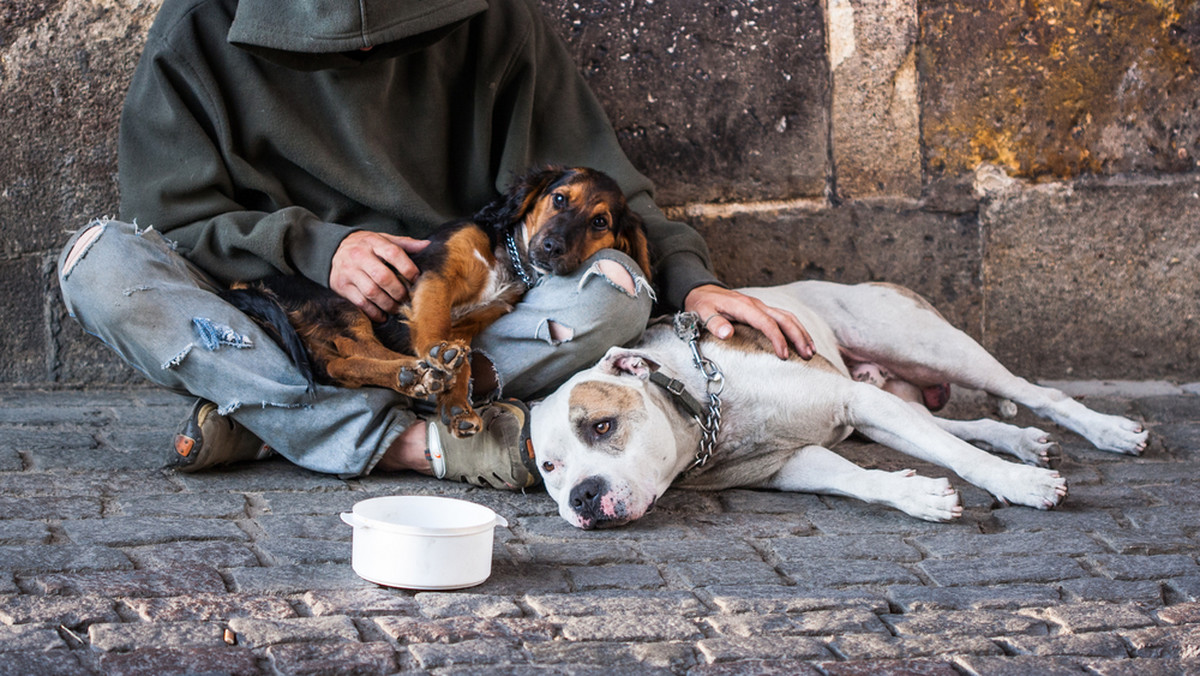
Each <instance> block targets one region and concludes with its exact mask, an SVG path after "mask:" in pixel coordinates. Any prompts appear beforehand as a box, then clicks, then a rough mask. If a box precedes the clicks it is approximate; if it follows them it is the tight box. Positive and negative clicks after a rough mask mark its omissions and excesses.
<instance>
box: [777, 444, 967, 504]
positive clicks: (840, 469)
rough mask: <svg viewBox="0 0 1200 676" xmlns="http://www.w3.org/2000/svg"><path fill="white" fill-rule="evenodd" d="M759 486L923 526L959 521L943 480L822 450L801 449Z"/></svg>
mask: <svg viewBox="0 0 1200 676" xmlns="http://www.w3.org/2000/svg"><path fill="white" fill-rule="evenodd" d="M763 487H764V488H772V489H775V490H780V491H792V492H796V493H820V494H822V495H843V496H846V497H850V498H857V499H859V500H862V501H864V502H873V503H879V504H884V505H888V506H890V507H895V508H896V509H898V510H900V511H902V512H904V513H906V514H909V515H911V516H915V517H917V518H918V519H924V520H926V521H950V520H952V519H957V518H958V517H960V516H962V505H960V504H959V501H958V491H956V490H954V488H953V487H952V486H951V485H950V482H949V481H947V480H946V479H930V478H928V477H923V476H918V475H917V473H916V472H914V471H913V470H910V469H906V470H901V471H899V472H884V471H882V470H878V469H864V468H862V467H859V466H858V465H855V464H854V463H852V462H850V461H849V460H846V459H845V458H843V457H842V456H840V455H838V454H837V453H834V452H833V451H830V450H829V449H827V448H823V447H821V446H807V447H805V448H802V449H800V451H799V452H797V453H796V454H795V455H794V456H792V458H791V459H790V460H788V462H787V464H786V465H784V466H783V467H782V468H781V469H780V470H779V471H778V472H776V473H775V475H774V476H772V477H771V478H770V479H767V481H766V483H765V484H764V485H763Z"/></svg>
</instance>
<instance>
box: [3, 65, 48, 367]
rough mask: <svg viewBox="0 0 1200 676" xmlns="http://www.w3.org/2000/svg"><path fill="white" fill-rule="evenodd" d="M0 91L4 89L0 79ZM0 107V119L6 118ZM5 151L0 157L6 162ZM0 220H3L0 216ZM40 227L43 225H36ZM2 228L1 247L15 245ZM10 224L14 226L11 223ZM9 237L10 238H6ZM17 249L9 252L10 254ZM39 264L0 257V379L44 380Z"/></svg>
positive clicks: (35, 259) (31, 259)
mask: <svg viewBox="0 0 1200 676" xmlns="http://www.w3.org/2000/svg"><path fill="white" fill-rule="evenodd" d="M0 91H4V87H3V83H2V82H0ZM6 108H7V106H3V107H0V120H3V119H4V118H5V117H7V116H6V115H5V113H4V110H5V109H6ZM8 161H10V160H9V157H8V154H7V153H5V158H4V159H0V163H7V162H8ZM6 204H9V200H8V199H3V200H0V207H2V206H3V205H6ZM0 222H6V221H5V219H3V218H2V217H0ZM39 225H40V226H44V225H45V224H39ZM8 227H9V226H7V225H6V227H5V238H4V244H3V245H2V246H3V247H4V248H5V249H8V248H9V247H11V246H14V245H17V246H19V245H18V242H19V241H20V240H17V239H15V238H12V237H13V234H15V233H10V232H8ZM12 227H15V225H14V226H12ZM10 238H11V239H10ZM16 253H18V252H11V253H9V256H13V255H14V254H16ZM42 275H43V273H42V265H41V260H39V258H38V257H36V256H22V257H20V258H9V259H7V260H4V259H0V317H4V321H2V322H0V381H2V382H10V383H37V382H45V381H46V380H47V379H48V378H47V364H48V362H49V361H50V355H49V354H47V348H46V337H47V336H46V333H47V331H46V326H45V318H44V316H43V313H42V312H41V307H40V305H33V306H32V307H31V302H32V301H36V300H37V299H40V298H42V296H43V294H42Z"/></svg>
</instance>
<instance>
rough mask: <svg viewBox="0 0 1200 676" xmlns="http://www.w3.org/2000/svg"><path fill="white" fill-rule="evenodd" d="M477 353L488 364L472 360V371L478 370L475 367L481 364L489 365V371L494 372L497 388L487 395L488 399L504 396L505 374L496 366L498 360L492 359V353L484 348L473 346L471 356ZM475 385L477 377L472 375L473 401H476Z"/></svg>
mask: <svg viewBox="0 0 1200 676" xmlns="http://www.w3.org/2000/svg"><path fill="white" fill-rule="evenodd" d="M475 355H478V356H480V357H482V358H483V360H484V361H486V362H487V364H486V365H485V364H479V363H476V362H475V361H474V360H472V362H471V373H472V374H474V373H475V372H476V371H475V369H477V368H479V367H480V366H486V367H487V369H488V371H489V372H490V373H491V374H492V379H493V380H495V381H496V389H495V390H494V391H493V392H491V393H490V394H489V395H488V396H487V398H486V401H495V400H496V399H498V398H499V397H500V396H502V393H503V392H504V375H503V374H502V373H500V370H499V369H497V368H496V360H495V359H492V355H490V354H488V353H487V352H486V351H484V350H479V349H476V348H471V356H475ZM474 387H475V378H474V377H472V378H471V388H472V390H471V401H472V402H473V403H474V402H475V391H474Z"/></svg>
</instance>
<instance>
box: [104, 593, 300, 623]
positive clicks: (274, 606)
mask: <svg viewBox="0 0 1200 676" xmlns="http://www.w3.org/2000/svg"><path fill="white" fill-rule="evenodd" d="M121 604H122V605H123V606H125V607H126V608H128V609H129V610H131V611H133V613H135V614H136V615H137V616H138V617H139V618H141V620H142V621H143V622H187V621H193V622H217V621H223V620H228V619H230V618H234V617H254V618H261V619H275V620H278V619H285V618H289V617H295V616H296V611H295V609H293V608H292V605H291V604H290V603H288V602H287V600H286V599H282V598H279V597H275V596H250V595H247V594H184V595H181V596H170V597H158V598H131V599H123V600H122V601H121Z"/></svg>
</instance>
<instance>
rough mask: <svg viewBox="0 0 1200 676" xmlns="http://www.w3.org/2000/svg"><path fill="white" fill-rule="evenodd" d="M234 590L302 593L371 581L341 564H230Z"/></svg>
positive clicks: (357, 586) (365, 584)
mask: <svg viewBox="0 0 1200 676" xmlns="http://www.w3.org/2000/svg"><path fill="white" fill-rule="evenodd" d="M228 575H229V577H230V579H231V580H232V581H233V589H234V591H239V592H243V593H247V594H303V593H304V592H308V591H313V590H354V589H362V588H369V587H370V586H371V583H369V582H367V581H365V580H363V579H362V578H361V577H359V576H357V575H355V574H354V571H353V570H352V569H351V568H350V566H346V565H343V564H310V565H294V566H277V567H273V568H232V569H230V570H229V572H228Z"/></svg>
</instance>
